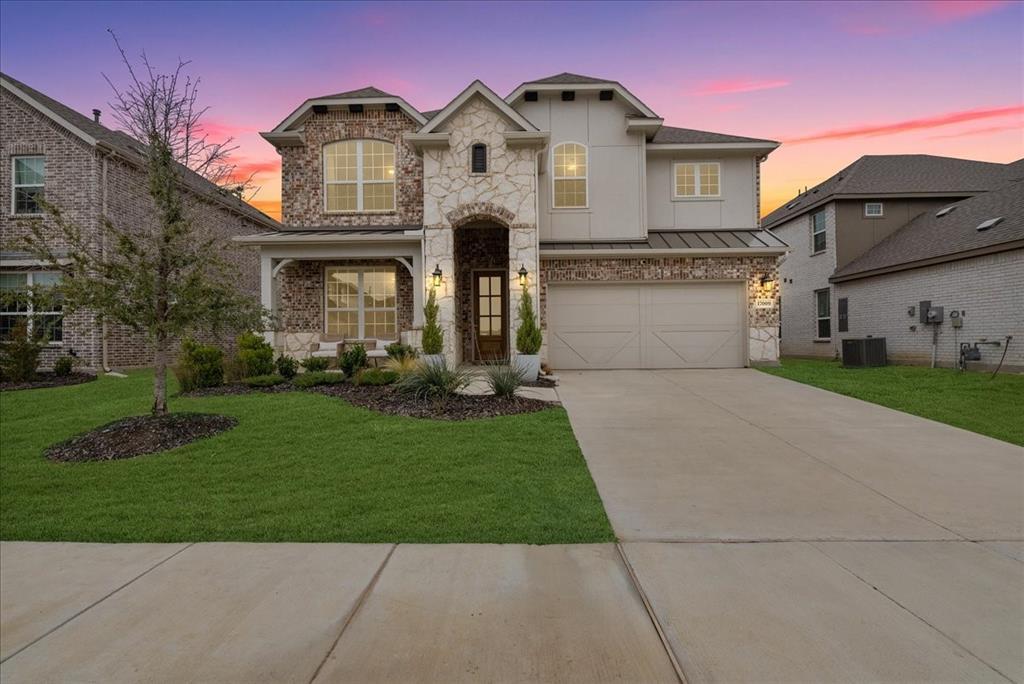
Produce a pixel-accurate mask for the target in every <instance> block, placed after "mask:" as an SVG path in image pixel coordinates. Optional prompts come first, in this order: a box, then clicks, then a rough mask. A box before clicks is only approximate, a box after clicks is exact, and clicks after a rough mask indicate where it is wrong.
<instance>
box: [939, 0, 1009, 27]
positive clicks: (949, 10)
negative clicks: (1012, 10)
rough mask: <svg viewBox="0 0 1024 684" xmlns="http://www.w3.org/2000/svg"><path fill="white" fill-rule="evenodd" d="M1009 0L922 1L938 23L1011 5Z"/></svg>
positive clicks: (986, 12)
mask: <svg viewBox="0 0 1024 684" xmlns="http://www.w3.org/2000/svg"><path fill="white" fill-rule="evenodd" d="M1009 4H1010V3H1009V1H1008V0H930V1H929V2H923V3H921V7H922V8H923V10H924V13H925V15H926V16H928V17H929V18H930V19H932V20H933V21H935V22H938V23H942V24H945V23H948V22H952V21H959V20H961V19H967V18H969V17H974V16H977V15H979V14H988V13H989V12H993V11H995V10H997V9H999V8H1001V7H1005V6H1006V5H1009Z"/></svg>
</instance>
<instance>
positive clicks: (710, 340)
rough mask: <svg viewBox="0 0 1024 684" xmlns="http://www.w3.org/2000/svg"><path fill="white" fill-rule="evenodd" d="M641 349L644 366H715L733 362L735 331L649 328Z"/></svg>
mask: <svg viewBox="0 0 1024 684" xmlns="http://www.w3.org/2000/svg"><path fill="white" fill-rule="evenodd" d="M648 340H649V343H648V344H647V348H646V350H645V352H646V354H645V357H646V360H647V361H648V363H647V364H646V365H647V367H650V368H674V367H678V366H679V365H680V364H682V367H686V368H718V367H723V366H726V367H731V366H735V365H736V358H737V354H736V351H737V346H738V343H740V342H742V340H741V339H740V335H739V331H737V330H735V329H732V330H652V331H648Z"/></svg>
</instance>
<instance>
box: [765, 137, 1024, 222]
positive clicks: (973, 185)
mask: <svg viewBox="0 0 1024 684" xmlns="http://www.w3.org/2000/svg"><path fill="white" fill-rule="evenodd" d="M1013 166H1014V165H1013V164H996V163H992V162H982V161H974V160H971V159H956V158H954V157H935V156H932V155H929V154H887V155H877V156H875V155H866V156H863V157H861V158H860V159H858V160H857V161H855V162H853V163H852V164H850V165H849V166H847V167H846V168H845V169H843V170H842V171H840V172H839V173H837V174H835V175H834V176H832V177H831V178H828V179H826V180H825V181H822V182H821V183H819V184H818V185H816V186H815V187H813V188H811V189H810V190H808V191H807V192H805V193H803V194H801V195H799V196H797V197H796V198H794V199H792V200H790V201H789V202H787V203H786V204H784V205H782V206H781V207H779V208H778V209H776V210H775V211H773V212H771V213H770V214H768V215H767V216H765V217H764V220H763V221H762V222H761V225H762V226H764V227H765V228H771V227H773V226H775V225H778V224H780V223H782V222H784V221H789V220H791V219H794V218H796V217H797V216H800V215H801V214H803V213H804V212H806V211H808V210H810V209H811V208H812V207H815V206H817V205H819V204H821V203H823V202H825V201H828V200H829V199H833V198H837V197H843V196H857V195H875V196H878V197H884V196H897V197H898V196H901V195H916V194H926V193H933V194H935V193H948V194H950V195H953V196H956V195H973V194H975V193H978V192H985V191H986V190H992V189H993V188H995V187H997V186H999V185H1001V184H1002V183H1004V182H1006V181H1007V180H1009V179H1010V176H1011V175H1012V174H1013V171H1012V167H1013Z"/></svg>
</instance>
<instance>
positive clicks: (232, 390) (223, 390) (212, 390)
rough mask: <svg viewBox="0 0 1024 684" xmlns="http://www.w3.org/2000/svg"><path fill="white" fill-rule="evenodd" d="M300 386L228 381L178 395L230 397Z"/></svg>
mask: <svg viewBox="0 0 1024 684" xmlns="http://www.w3.org/2000/svg"><path fill="white" fill-rule="evenodd" d="M300 390H301V388H300V387H296V386H294V385H293V384H292V383H290V382H282V383H281V384H280V385H271V386H270V387H249V386H248V385H243V384H241V383H229V384H226V385H220V386H218V387H200V388H199V389H194V390H192V391H191V392H180V393H179V394H178V396H180V397H189V398H192V397H230V396H234V395H237V394H278V393H279V392H297V391H300Z"/></svg>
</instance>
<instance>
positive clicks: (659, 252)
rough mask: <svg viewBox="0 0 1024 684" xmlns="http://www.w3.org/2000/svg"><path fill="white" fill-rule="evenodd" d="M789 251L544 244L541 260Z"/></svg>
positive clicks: (785, 249) (778, 251) (779, 250)
mask: <svg viewBox="0 0 1024 684" xmlns="http://www.w3.org/2000/svg"><path fill="white" fill-rule="evenodd" d="M788 251H789V247H717V248H716V247H708V248H703V249H689V248H680V249H642V248H641V249H632V248H626V247H620V248H610V249H609V248H607V247H604V248H601V249H545V248H544V245H543V243H542V244H541V246H540V256H541V258H542V259H543V258H550V259H559V258H580V257H583V258H586V257H605V256H614V257H621V256H631V257H637V258H642V257H651V256H779V255H782V254H785V253H786V252H788Z"/></svg>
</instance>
